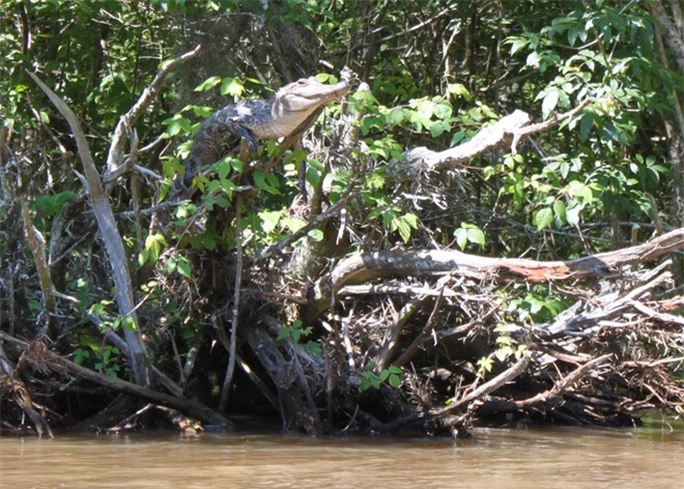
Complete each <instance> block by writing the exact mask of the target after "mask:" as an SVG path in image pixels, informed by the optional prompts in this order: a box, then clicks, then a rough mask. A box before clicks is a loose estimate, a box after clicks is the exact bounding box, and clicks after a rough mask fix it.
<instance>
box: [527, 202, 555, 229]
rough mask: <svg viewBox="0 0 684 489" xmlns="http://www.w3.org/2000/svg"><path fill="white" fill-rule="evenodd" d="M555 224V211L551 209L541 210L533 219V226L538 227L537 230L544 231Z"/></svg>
mask: <svg viewBox="0 0 684 489" xmlns="http://www.w3.org/2000/svg"><path fill="white" fill-rule="evenodd" d="M552 222H553V210H551V208H550V207H544V208H543V209H539V210H538V211H537V213H536V214H535V215H534V218H533V219H532V224H534V225H535V226H537V229H540V230H541V229H544V228H548V227H550V226H551V223H552Z"/></svg>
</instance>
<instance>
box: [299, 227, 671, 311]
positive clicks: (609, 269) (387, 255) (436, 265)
mask: <svg viewBox="0 0 684 489" xmlns="http://www.w3.org/2000/svg"><path fill="white" fill-rule="evenodd" d="M680 249H684V228H680V229H676V230H674V231H671V232H669V233H667V234H664V235H662V236H658V237H656V238H654V239H652V240H651V241H649V242H647V243H643V244H641V245H637V246H632V247H629V248H623V249H620V250H614V251H609V252H604V253H597V254H596V255H591V256H586V257H583V258H577V259H575V260H567V261H537V260H529V259H523V258H493V257H486V256H477V255H469V254H466V253H462V252H460V251H453V250H422V251H397V250H391V251H379V252H368V253H362V254H359V255H354V256H351V257H349V258H346V259H344V260H342V261H341V262H340V263H339V264H338V265H337V266H336V267H335V268H334V269H333V270H332V271H331V272H330V273H329V274H328V275H327V276H326V277H324V278H322V279H321V280H319V281H318V282H317V283H316V284H315V285H314V289H313V293H314V294H313V297H314V300H313V301H312V304H311V305H310V308H311V311H310V313H313V315H317V314H320V313H321V312H322V311H324V310H325V309H326V308H327V307H328V306H329V304H330V300H331V297H333V296H335V295H336V294H337V292H338V291H339V290H340V289H341V288H342V287H343V286H348V285H356V284H362V283H366V282H370V281H372V280H375V279H379V278H387V277H406V276H412V277H420V276H435V275H443V274H446V273H451V274H453V275H460V276H466V277H471V278H475V279H479V280H492V281H496V282H518V281H520V282H530V283H543V282H550V281H558V280H568V279H579V280H587V279H595V278H601V277H605V276H609V275H613V274H616V273H619V270H620V268H621V267H624V266H627V265H634V264H638V263H645V262H648V261H651V260H654V259H656V258H659V257H661V256H663V255H665V254H667V253H671V252H673V251H676V250H680ZM307 317H312V316H307Z"/></svg>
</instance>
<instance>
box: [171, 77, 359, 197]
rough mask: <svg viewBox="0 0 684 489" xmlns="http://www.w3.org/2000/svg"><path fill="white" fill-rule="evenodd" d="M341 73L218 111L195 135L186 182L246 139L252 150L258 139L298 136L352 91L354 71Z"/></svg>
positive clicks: (295, 137) (286, 87) (304, 80)
mask: <svg viewBox="0 0 684 489" xmlns="http://www.w3.org/2000/svg"><path fill="white" fill-rule="evenodd" d="M341 75H342V76H341V78H342V81H340V82H339V83H336V84H334V85H325V84H323V83H320V82H319V81H318V80H316V78H314V77H310V78H302V79H300V80H297V81H296V82H294V83H290V84H289V85H285V86H284V87H282V88H281V89H280V90H278V91H277V92H276V93H275V94H274V95H273V96H271V97H269V98H267V99H261V100H245V101H243V102H238V103H236V104H233V105H229V106H227V107H224V108H223V109H221V110H218V111H216V112H215V113H214V114H213V115H212V116H210V117H209V118H208V119H206V120H205V121H204V122H203V123H202V125H201V126H200V128H199V131H198V132H197V135H196V136H195V139H194V142H193V146H192V150H191V152H190V156H189V157H188V159H187V160H186V161H185V162H184V164H185V170H186V173H185V176H184V178H183V183H184V185H187V186H189V182H190V181H191V180H192V178H193V177H194V176H195V174H196V172H197V170H198V169H199V168H200V167H201V166H203V165H209V164H212V163H215V162H216V161H218V160H219V159H221V158H222V157H223V156H225V155H227V154H229V153H231V152H235V151H236V150H237V149H238V148H239V146H240V141H241V140H243V139H244V140H245V143H246V146H247V149H248V150H249V151H250V152H252V153H254V152H256V148H257V141H261V140H265V139H277V138H286V140H289V141H297V140H299V139H300V138H301V136H302V135H303V134H304V132H306V130H307V129H309V127H311V125H312V124H313V123H314V122H315V121H316V119H317V118H318V116H319V114H320V113H321V111H322V110H323V108H324V107H325V106H326V105H327V104H328V103H330V102H332V101H334V100H338V99H340V98H342V97H343V96H344V95H345V94H347V93H348V92H349V90H350V88H351V81H352V78H353V74H352V73H351V71H350V70H348V69H345V70H343V71H342V74H341Z"/></svg>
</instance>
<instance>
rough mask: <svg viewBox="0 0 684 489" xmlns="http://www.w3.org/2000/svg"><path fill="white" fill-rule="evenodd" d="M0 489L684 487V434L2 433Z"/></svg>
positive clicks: (560, 431)
mask: <svg viewBox="0 0 684 489" xmlns="http://www.w3.org/2000/svg"><path fill="white" fill-rule="evenodd" d="M0 487H2V488H29V487H34V488H53V487H55V488H61V487H74V488H110V487H121V488H175V487H181V488H184V489H189V488H206V487H211V488H242V487H244V488H261V487H264V488H266V487H267V488H293V489H294V488H296V489H300V488H316V489H337V488H344V489H350V488H372V489H384V488H391V489H403V488H419V489H430V488H439V489H443V488H449V489H453V488H469V489H477V488H487V489H491V488H526V489H527V488H544V489H550V488H561V487H562V488H591V489H598V488H603V487H612V488H649V489H659V488H663V489H675V488H684V431H682V430H681V429H678V430H675V431H674V432H671V431H668V430H667V429H666V427H656V428H648V429H638V430H620V431H604V430H600V431H597V430H586V429H585V430H577V429H554V430H494V429H479V430H475V432H474V437H473V438H472V439H470V440H464V441H458V442H455V443H454V442H451V441H450V440H445V439H428V440H424V439H415V440H414V439H410V440H406V439H404V440H397V439H378V438H376V439H356V438H346V439H310V438H304V437H296V436H265V435H248V436H244V435H212V434H203V435H200V436H195V437H179V436H171V435H156V436H150V435H139V436H137V435H136V436H119V437H105V436H102V437H82V438H75V437H59V438H57V439H54V440H39V439H34V438H25V439H18V438H0Z"/></svg>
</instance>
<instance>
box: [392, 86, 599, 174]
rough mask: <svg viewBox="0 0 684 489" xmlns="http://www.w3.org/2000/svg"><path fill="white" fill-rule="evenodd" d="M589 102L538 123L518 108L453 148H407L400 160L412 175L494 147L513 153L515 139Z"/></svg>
mask: <svg viewBox="0 0 684 489" xmlns="http://www.w3.org/2000/svg"><path fill="white" fill-rule="evenodd" d="M591 102H592V100H591V99H586V100H584V101H583V102H582V103H580V104H579V105H578V106H577V107H575V108H574V109H572V110H570V111H568V112H565V113H563V114H559V115H557V116H555V117H553V118H551V119H549V120H548V121H544V122H541V123H538V124H530V120H531V119H530V116H529V115H528V114H527V113H526V112H523V111H522V110H516V111H514V112H513V113H512V114H510V115H507V116H505V117H502V118H501V119H499V120H498V121H497V122H495V123H494V124H492V125H491V126H489V127H486V128H484V129H482V130H481V131H480V132H478V133H477V134H476V135H475V136H474V137H473V138H472V139H471V140H470V141H468V142H466V143H463V144H461V145H459V146H456V147H455V148H451V149H447V150H445V151H440V152H435V151H431V150H429V149H427V148H425V147H422V146H421V147H417V148H414V149H411V150H409V151H407V152H406V153H404V163H405V164H406V165H407V166H409V169H410V171H411V172H412V173H413V174H418V173H427V172H432V171H437V170H442V169H453V168H454V167H455V166H456V165H457V164H458V163H461V162H463V161H467V160H470V159H472V158H474V157H475V156H478V155H481V154H483V153H487V152H489V151H493V150H495V149H501V148H506V147H510V149H511V152H512V153H513V154H515V153H516V146H517V144H518V143H519V142H521V141H524V140H525V139H527V138H529V137H530V136H531V135H532V134H535V133H538V132H542V131H546V130H548V129H550V128H552V127H555V126H557V125H558V124H560V123H561V122H562V121H564V120H565V119H568V118H570V117H572V116H574V115H575V114H577V113H578V112H580V111H581V110H582V109H584V108H585V107H586V106H587V105H589V104H590V103H591Z"/></svg>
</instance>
